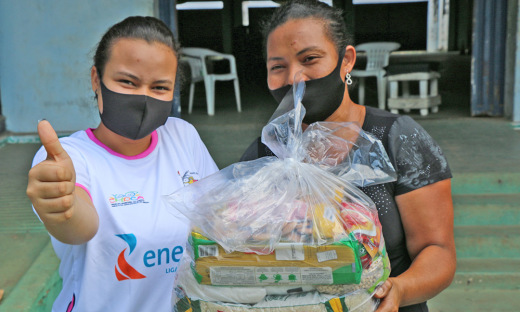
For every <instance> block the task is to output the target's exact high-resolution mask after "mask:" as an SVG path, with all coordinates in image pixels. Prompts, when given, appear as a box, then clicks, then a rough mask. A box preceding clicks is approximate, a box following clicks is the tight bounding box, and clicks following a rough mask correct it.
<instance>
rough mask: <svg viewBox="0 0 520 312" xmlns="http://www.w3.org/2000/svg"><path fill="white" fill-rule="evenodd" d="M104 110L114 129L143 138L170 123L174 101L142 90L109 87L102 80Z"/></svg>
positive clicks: (130, 136) (105, 119)
mask: <svg viewBox="0 0 520 312" xmlns="http://www.w3.org/2000/svg"><path fill="white" fill-rule="evenodd" d="M101 97H102V99H103V113H100V114H99V115H100V116H101V121H102V122H103V124H104V125H105V126H106V127H107V128H108V129H110V130H111V131H113V132H115V133H117V134H119V135H121V136H124V137H125V138H128V139H131V140H139V139H142V138H144V137H145V136H147V135H149V134H150V133H152V132H153V131H154V130H155V129H157V128H159V127H160V126H162V125H164V124H165V123H166V120H167V119H168V116H170V112H171V109H172V103H173V99H172V100H171V101H161V100H158V99H155V98H153V97H149V96H146V95H138V94H123V93H117V92H114V91H111V90H109V89H108V88H107V87H106V86H105V84H104V83H103V81H101Z"/></svg>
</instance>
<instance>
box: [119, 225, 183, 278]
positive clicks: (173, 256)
mask: <svg viewBox="0 0 520 312" xmlns="http://www.w3.org/2000/svg"><path fill="white" fill-rule="evenodd" d="M116 236H118V237H119V238H121V239H123V240H124V241H125V242H126V243H127V244H128V246H129V247H130V250H129V253H128V256H130V255H131V254H132V252H133V251H134V249H135V246H136V245H137V238H136V237H135V235H134V234H132V233H130V234H117V235H116ZM126 250H127V248H125V249H123V251H121V253H120V254H119V256H118V258H117V263H116V265H115V274H116V277H117V280H119V281H122V280H127V279H142V278H146V276H145V275H143V274H141V273H140V272H138V271H137V270H136V269H135V268H134V267H133V266H131V265H130V264H129V263H128V261H127V260H126V258H125V251H126ZM183 252H184V248H183V247H182V246H175V247H173V248H172V249H171V251H170V249H169V248H159V249H157V252H156V251H155V250H148V251H146V252H145V253H144V256H143V264H144V265H145V266H146V267H147V268H151V267H154V266H156V265H157V266H161V265H165V264H170V261H171V262H172V263H178V262H179V261H180V260H181V257H182V253H183ZM173 272H177V265H175V266H173V267H169V268H166V270H165V273H173Z"/></svg>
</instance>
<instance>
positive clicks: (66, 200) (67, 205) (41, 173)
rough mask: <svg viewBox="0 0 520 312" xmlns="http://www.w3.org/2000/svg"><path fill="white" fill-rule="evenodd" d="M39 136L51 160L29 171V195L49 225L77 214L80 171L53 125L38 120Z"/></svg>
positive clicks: (39, 213) (35, 207) (48, 159)
mask: <svg viewBox="0 0 520 312" xmlns="http://www.w3.org/2000/svg"><path fill="white" fill-rule="evenodd" d="M38 135H39V136H40V140H41V142H42V145H43V147H44V148H45V150H46V151H47V159H46V160H44V161H42V162H41V163H39V164H37V165H36V166H34V167H33V168H32V169H31V170H30V171H29V183H28V185H27V196H29V198H30V199H31V202H32V203H33V205H34V209H36V212H38V215H39V216H40V219H41V220H42V221H43V223H45V224H54V223H59V222H63V221H65V220H67V219H70V218H71V217H72V214H73V209H72V208H73V206H74V189H75V184H76V172H75V170H74V165H73V164H72V160H71V159H70V157H69V154H67V152H66V151H65V150H64V149H63V147H62V146H61V143H60V141H59V140H58V136H57V135H56V132H55V131H54V129H53V128H52V126H51V124H50V123H49V122H48V121H46V120H43V121H41V122H39V123H38Z"/></svg>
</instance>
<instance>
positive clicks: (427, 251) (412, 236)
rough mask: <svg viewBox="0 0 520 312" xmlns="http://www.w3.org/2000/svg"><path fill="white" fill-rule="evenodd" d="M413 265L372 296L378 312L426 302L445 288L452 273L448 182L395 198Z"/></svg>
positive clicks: (453, 242)
mask: <svg viewBox="0 0 520 312" xmlns="http://www.w3.org/2000/svg"><path fill="white" fill-rule="evenodd" d="M396 202H397V205H398V208H399V212H400V214H401V220H402V223H403V227H404V231H405V235H406V244H407V248H408V253H409V254H410V257H411V259H412V265H411V266H410V268H409V269H408V270H407V271H405V272H404V273H403V274H401V275H399V276H397V277H394V278H389V279H388V280H387V281H386V282H385V283H384V285H383V286H382V287H381V288H380V289H379V290H378V292H377V293H376V295H375V297H376V298H384V299H383V300H382V302H381V305H380V306H379V309H378V310H377V311H378V312H383V311H397V310H398V307H399V306H407V305H411V304H415V303H420V302H423V301H426V300H428V299H430V298H432V297H434V296H435V295H437V294H438V293H440V292H441V291H442V290H443V289H445V288H446V287H448V286H449V285H450V283H451V281H452V279H453V276H454V274H455V267H456V253H455V241H454V236H453V203H452V199H451V181H450V180H449V179H448V180H443V181H440V182H437V183H434V184H430V185H427V186H424V187H422V188H419V189H417V190H414V191H411V192H408V193H406V194H403V195H399V196H397V197H396Z"/></svg>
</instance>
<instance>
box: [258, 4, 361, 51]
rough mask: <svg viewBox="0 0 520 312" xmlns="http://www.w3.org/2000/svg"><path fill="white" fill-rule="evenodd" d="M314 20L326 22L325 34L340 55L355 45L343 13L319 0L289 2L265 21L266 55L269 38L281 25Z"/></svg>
mask: <svg viewBox="0 0 520 312" xmlns="http://www.w3.org/2000/svg"><path fill="white" fill-rule="evenodd" d="M305 18H314V19H318V20H321V21H323V22H324V28H325V34H326V35H327V36H328V37H329V39H330V40H331V41H332V42H333V43H334V46H335V47H336V50H337V51H338V53H340V51H341V50H343V49H344V48H345V47H346V46H347V45H350V44H353V40H352V35H351V34H350V33H349V32H348V31H347V27H346V25H345V21H344V20H343V12H342V11H341V10H340V9H336V8H332V7H330V6H329V5H328V4H326V3H323V2H320V1H318V0H289V1H286V2H285V3H283V4H282V5H281V6H280V7H278V8H276V10H275V11H274V13H273V14H272V15H271V16H270V17H269V18H268V19H266V20H264V21H263V23H262V25H261V27H262V29H261V31H262V35H263V38H264V42H263V43H264V54H265V53H266V52H265V51H267V38H268V37H269V35H270V34H271V33H272V32H273V31H274V30H275V29H276V28H277V27H278V26H280V25H283V24H285V23H286V22H287V21H289V20H293V19H305Z"/></svg>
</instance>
